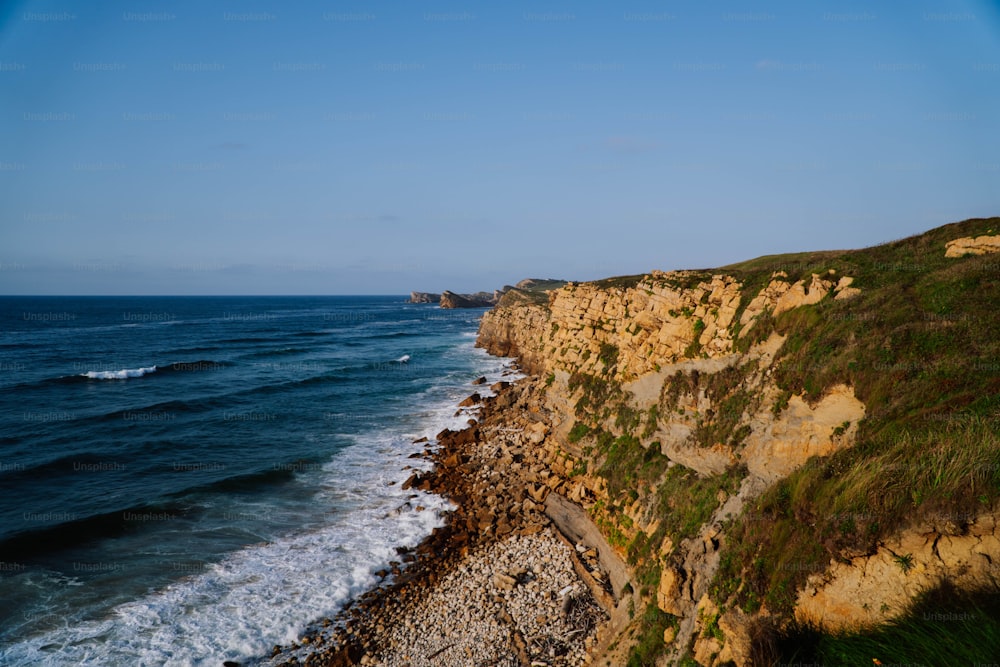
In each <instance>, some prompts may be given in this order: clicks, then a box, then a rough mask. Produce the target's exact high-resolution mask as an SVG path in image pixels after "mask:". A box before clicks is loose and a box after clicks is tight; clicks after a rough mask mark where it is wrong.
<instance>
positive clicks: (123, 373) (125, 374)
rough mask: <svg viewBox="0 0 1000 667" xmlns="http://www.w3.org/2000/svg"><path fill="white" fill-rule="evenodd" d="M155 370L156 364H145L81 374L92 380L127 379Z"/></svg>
mask: <svg viewBox="0 0 1000 667" xmlns="http://www.w3.org/2000/svg"><path fill="white" fill-rule="evenodd" d="M155 372H156V366H146V367H144V368H123V369H122V370H120V371H87V372H86V373H81V375H82V376H83V377H86V378H90V379H92V380H127V379H128V378H140V377H142V376H143V375H146V374H147V373H155Z"/></svg>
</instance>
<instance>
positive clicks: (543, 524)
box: [262, 378, 625, 667]
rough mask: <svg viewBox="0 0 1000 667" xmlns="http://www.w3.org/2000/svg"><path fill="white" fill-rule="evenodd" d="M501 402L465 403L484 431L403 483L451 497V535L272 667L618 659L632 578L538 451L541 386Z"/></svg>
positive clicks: (501, 392)
mask: <svg viewBox="0 0 1000 667" xmlns="http://www.w3.org/2000/svg"><path fill="white" fill-rule="evenodd" d="M491 390H492V391H493V392H495V395H493V396H488V397H485V398H481V397H480V396H479V395H478V394H473V395H472V396H470V397H469V398H468V399H466V400H465V401H463V402H462V405H464V406H466V408H465V409H466V410H468V411H470V413H471V414H472V415H474V416H475V417H477V419H470V426H469V428H467V429H464V430H461V431H448V430H446V431H443V432H441V433H439V434H438V435H437V437H436V438H435V440H434V441H427V442H426V447H425V451H424V453H423V456H426V457H428V458H429V459H431V460H432V461H433V462H434V464H435V466H434V468H433V469H432V470H430V471H428V472H414V473H413V475H411V477H410V478H409V479H408V480H407V481H406V482H405V483H404V486H403V488H404V489H409V488H413V489H420V490H423V491H430V492H433V493H437V494H441V495H443V496H445V497H447V498H449V499H450V500H451V502H452V503H453V504H454V506H455V509H454V510H453V511H452V512H449V513H448V515H447V517H446V525H445V526H444V527H442V528H439V529H436V530H435V531H434V532H433V534H432V535H430V536H429V537H428V538H427V539H426V540H424V541H423V542H422V543H421V544H420V545H419V546H418V547H417V549H415V550H413V551H408V552H406V551H402V552H401V553H400V558H399V562H398V563H394V564H393V566H392V569H391V571H386V572H383V573H382V574H383V575H384V576H385V582H386V583H385V584H384V585H383V586H381V587H379V588H376V589H374V590H372V591H369V592H368V593H366V594H365V595H363V596H362V597H361V598H360V599H358V600H357V601H355V602H354V603H353V604H352V605H351V606H350V607H348V608H347V609H346V610H345V611H344V612H342V613H341V614H340V615H339V616H338V617H336V618H334V619H326V620H324V621H322V623H320V624H317V625H316V626H315V627H313V628H310V629H307V631H305V632H304V633H303V636H302V638H301V640H300V642H299V643H298V644H295V645H292V646H286V647H277V646H276V647H275V648H274V651H273V652H272V655H271V657H270V658H269V659H267V660H265V661H264V662H263V663H262V664H266V665H270V666H289V665H310V666H320V665H322V666H332V667H340V666H344V665H386V666H388V665H400V666H404V665H408V666H413V667H416V666H418V665H463V666H465V665H487V664H488V665H513V666H522V665H523V666H524V667H531V666H539V667H541V666H543V665H553V666H555V665H581V664H589V663H590V662H591V661H592V659H593V656H594V655H596V654H597V653H598V652H600V651H601V650H603V648H604V647H606V645H607V644H608V642H609V641H610V639H611V638H612V637H613V635H614V634H615V633H616V632H617V629H618V627H619V626H620V620H621V618H620V617H621V614H622V611H623V608H624V606H625V605H624V604H619V602H620V600H619V598H620V595H619V594H620V593H621V590H620V589H621V581H620V580H621V578H622V575H621V573H622V572H623V571H624V570H623V568H621V567H615V566H613V565H612V566H610V567H609V563H608V557H609V552H610V549H609V548H608V547H607V545H606V543H604V544H601V543H600V542H601V541H602V540H601V538H600V537H599V535H598V534H597V533H596V531H587V530H585V529H583V528H586V527H580V526H573V525H572V523H573V521H576V522H578V523H579V522H589V520H588V519H587V518H586V515H585V514H584V513H583V512H582V510H580V511H579V515H578V516H576V517H575V518H568V517H569V514H568V513H567V512H566V505H568V501H566V500H565V499H563V498H562V497H561V496H559V495H558V492H560V491H561V492H563V493H567V494H568V488H569V485H568V484H567V480H566V478H565V476H564V475H562V474H559V473H557V472H554V471H553V470H551V469H550V468H549V466H548V465H547V464H546V463H545V461H544V460H543V456H542V454H541V451H540V448H539V444H540V443H541V442H542V441H543V440H544V439H545V436H546V434H547V432H548V429H549V427H548V424H547V423H546V420H545V418H544V415H543V413H544V408H543V407H542V401H541V399H540V397H541V394H542V390H541V386H540V384H539V383H538V381H537V380H534V379H530V378H529V379H525V380H522V381H520V382H518V383H517V384H516V385H511V384H509V383H507V382H500V383H497V384H495V385H493V387H491ZM417 456H420V455H417ZM550 496H551V497H550ZM576 509H578V508H576ZM399 511H425V510H424V508H422V507H419V506H418V507H410V506H409V503H407V504H406V505H404V506H403V507H401V508H400V510H399ZM581 517H582V518H581ZM566 535H571V536H572V539H570V538H567V537H566ZM584 535H585V536H586V537H583V536H584ZM612 575H614V576H612ZM612 579H615V580H616V581H615V583H617V584H618V589H619V590H617V591H616V590H615V589H616V586H615V583H613V581H612ZM616 593H617V594H616ZM613 619H617V622H615V621H614V620H613Z"/></svg>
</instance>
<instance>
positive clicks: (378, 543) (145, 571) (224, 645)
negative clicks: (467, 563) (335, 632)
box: [0, 297, 505, 665]
mask: <svg viewBox="0 0 1000 667" xmlns="http://www.w3.org/2000/svg"><path fill="white" fill-rule="evenodd" d="M480 315H481V311H478V310H472V311H469V310H454V311H448V310H441V309H439V308H437V307H436V306H428V305H411V304H406V303H404V298H403V297H283V298H275V297H199V298H189V297H183V298H181V297H176V298H168V297H163V298H149V297H128V298H117V297H114V298H112V297H101V298H77V297H74V298H63V297H59V298H56V297H52V298H36V297H32V298H10V297H5V298H0V600H3V604H2V605H0V642H3V643H2V644H0V663H3V664H55V665H62V664H74V665H75V664H95V665H116V664H122V665H125V664H128V665H135V664H151V665H152V664H177V665H187V664H211V665H218V664H221V661H222V660H223V659H243V658H246V657H247V656H252V655H256V654H261V653H264V652H266V651H267V650H268V649H269V648H270V646H272V645H274V644H275V643H282V642H287V641H290V640H293V639H294V638H295V637H296V636H297V634H298V633H300V632H301V630H302V628H303V627H304V626H305V625H306V624H308V623H309V622H311V621H313V620H315V619H317V618H319V617H321V616H324V615H330V614H333V613H336V611H337V610H338V609H339V608H340V607H341V606H342V605H343V604H344V603H345V602H346V601H348V600H349V599H350V598H351V597H352V596H355V595H357V594H358V593H360V592H361V591H363V590H365V589H367V588H369V587H371V586H372V585H374V584H375V583H376V579H375V576H374V574H373V573H374V572H375V571H376V570H378V569H380V568H381V567H383V566H384V565H385V564H386V563H387V562H388V561H389V560H392V559H393V558H394V557H395V556H396V551H395V547H396V546H400V545H407V546H412V545H415V544H416V543H417V542H418V541H419V540H420V539H422V538H423V537H424V536H425V535H426V534H428V533H429V531H430V530H431V529H432V528H433V527H435V526H437V525H440V524H441V522H442V518H441V513H442V512H443V511H445V510H446V509H447V506H446V503H445V502H444V501H443V500H442V499H440V498H435V497H431V496H425V495H424V494H420V495H419V496H418V497H417V498H411V495H412V493H410V492H403V491H401V490H400V489H399V486H400V482H402V481H403V480H405V479H406V477H407V476H408V475H409V474H410V471H408V470H407V469H406V468H407V466H411V465H413V466H422V465H425V464H422V463H420V462H417V461H415V460H413V459H410V458H408V457H409V455H410V454H412V453H414V452H417V451H421V447H422V445H415V444H413V442H412V441H413V440H414V439H415V438H417V437H420V436H427V435H433V434H434V433H436V432H437V431H438V430H440V429H441V428H443V427H445V426H453V427H458V425H460V424H462V423H464V421H465V419H467V416H463V417H455V416H454V412H455V408H454V405H455V403H456V402H457V401H458V400H459V399H461V398H462V397H463V396H465V395H467V394H468V393H470V392H471V387H470V386H469V382H470V381H471V380H472V379H474V378H475V377H477V376H478V375H482V374H485V375H487V376H488V377H490V379H491V380H492V379H494V378H498V377H499V376H500V375H501V373H503V372H504V370H505V369H504V364H503V362H502V361H500V360H497V359H493V358H489V357H487V356H486V355H485V354H484V353H482V352H481V351H479V350H475V349H474V348H473V346H472V345H473V341H474V335H475V331H476V327H477V325H478V319H479V317H480ZM417 507H421V508H422V509H421V510H420V511H418V510H417ZM400 508H402V510H400Z"/></svg>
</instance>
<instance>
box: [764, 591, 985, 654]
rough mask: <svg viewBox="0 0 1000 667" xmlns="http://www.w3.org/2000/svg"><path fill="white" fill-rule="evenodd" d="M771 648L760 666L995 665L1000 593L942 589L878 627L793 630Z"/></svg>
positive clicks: (930, 593)
mask: <svg viewBox="0 0 1000 667" xmlns="http://www.w3.org/2000/svg"><path fill="white" fill-rule="evenodd" d="M775 644H776V648H777V651H776V652H777V653H778V655H777V656H772V660H771V661H770V662H767V663H761V664H782V663H784V664H787V663H795V662H801V663H818V664H826V665H875V664H877V663H875V662H874V660H878V661H880V662H881V663H882V664H883V665H894V664H897V665H899V664H903V665H926V666H927V667H951V666H953V665H976V664H980V665H988V664H993V663H995V662H996V659H997V656H1000V592H997V591H991V592H980V593H975V594H966V593H961V592H958V591H955V590H952V589H950V588H947V587H945V588H941V589H938V590H935V591H931V592H929V593H927V594H925V595H924V596H922V598H921V599H920V600H919V601H918V602H917V604H916V605H915V606H914V607H913V608H912V609H911V610H910V612H909V613H908V614H907V615H906V616H905V617H903V618H900V619H897V620H895V621H891V622H890V623H888V624H886V625H884V626H881V627H879V628H877V629H874V630H870V631H867V632H855V633H848V634H835V635H830V634H823V633H820V632H817V631H816V630H813V629H810V628H802V627H796V628H793V629H792V630H791V631H790V632H788V633H787V634H786V635H784V636H781V637H779V638H778V639H777V640H776V642H775Z"/></svg>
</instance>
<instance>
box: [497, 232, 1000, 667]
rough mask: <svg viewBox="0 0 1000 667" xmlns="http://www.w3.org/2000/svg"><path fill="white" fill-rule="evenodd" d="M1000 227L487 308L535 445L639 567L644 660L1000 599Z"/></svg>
mask: <svg viewBox="0 0 1000 667" xmlns="http://www.w3.org/2000/svg"><path fill="white" fill-rule="evenodd" d="M997 222H998V221H997V219H990V220H971V221H966V222H964V223H958V224H955V225H948V226H946V227H942V228H939V229H936V230H932V231H931V232H928V233H926V234H923V235H920V236H918V237H913V238H911V239H904V240H902V241H898V242H895V243H892V244H886V245H884V246H878V247H876V248H870V249H866V250H861V251H848V252H825V253H804V254H800V255H795V256H780V257H768V258H761V259H759V260H754V261H751V262H747V263H744V264H740V265H734V266H731V267H725V268H724V269H720V270H715V271H681V272H669V273H664V272H657V271H654V272H652V273H650V274H646V275H642V276H632V277H624V278H615V279H609V280H605V281H599V282H594V283H580V284H575V283H568V284H566V285H565V286H563V287H561V288H557V289H553V290H551V291H549V292H548V296H547V298H545V299H539V298H534V299H529V300H525V299H521V300H507V302H504V301H501V303H500V304H499V305H498V306H497V307H496V308H495V309H494V310H492V311H490V312H488V313H486V315H485V316H484V318H483V321H482V324H481V327H480V334H479V339H478V344H479V345H480V346H482V347H485V348H486V349H487V350H488V351H490V352H492V353H494V354H499V355H505V356H516V357H518V359H519V360H520V362H521V364H522V367H523V368H525V369H526V370H528V371H529V372H531V373H533V374H535V375H536V376H537V377H538V378H540V379H541V380H542V382H543V384H544V385H545V396H544V401H545V404H546V408H547V412H548V413H549V415H550V417H549V418H550V420H551V422H552V423H551V424H550V429H549V431H548V433H547V435H546V437H545V439H544V440H543V441H542V442H541V443H539V447H541V448H544V449H545V450H546V451H547V452H549V453H550V458H551V459H552V460H553V461H554V463H555V464H557V465H559V466H561V469H562V470H563V471H564V473H565V474H566V475H567V477H569V479H570V480H571V484H567V485H566V489H568V490H569V491H568V496H569V499H570V500H572V501H574V502H576V503H578V504H579V505H581V506H582V507H584V508H585V509H586V510H587V512H588V514H589V515H590V517H591V518H592V520H593V521H594V522H595V524H596V525H598V526H599V527H600V529H601V531H602V532H603V533H604V535H605V537H606V538H607V539H608V541H609V542H610V543H611V544H612V545H614V547H615V548H616V549H617V550H618V551H619V552H620V554H621V555H622V556H623V557H625V558H626V559H627V561H628V563H629V565H630V566H631V576H632V583H631V586H632V587H633V588H634V589H635V590H636V592H637V593H638V595H639V599H641V600H643V601H644V602H645V604H646V605H647V607H646V609H641V608H639V609H634V610H633V618H634V620H633V623H632V624H631V626H630V628H629V630H628V631H626V632H625V633H624V634H623V635H622V637H621V638H620V639H621V642H620V643H621V644H622V645H624V646H630V647H631V648H630V650H631V655H632V657H633V658H634V659H636V660H639V661H641V664H652V663H653V662H654V661H658V662H659V663H661V664H674V663H678V662H681V661H683V660H691V659H693V660H694V661H696V662H697V663H698V664H702V665H721V664H729V663H735V664H737V665H749V664H770V663H769V662H768V661H769V660H774V659H777V658H779V657H780V656H778V655H775V654H774V653H773V650H774V649H773V647H769V646H768V644H769V642H768V641H767V636H766V635H768V633H771V634H773V633H775V632H779V633H780V632H782V631H783V630H784V629H787V628H788V627H790V626H791V625H792V622H793V620H797V621H799V622H800V623H808V624H811V625H814V626H818V627H819V628H821V629H825V630H838V629H845V628H848V629H849V628H859V627H870V626H873V625H877V624H879V623H882V622H884V621H886V620H887V619H890V618H894V617H898V616H900V615H902V614H905V613H906V612H907V610H908V609H909V606H910V604H911V603H912V602H913V600H915V599H916V598H917V597H918V596H919V595H921V594H922V593H923V592H925V591H927V590H930V589H933V588H935V587H937V586H939V585H940V584H941V583H942V582H949V583H952V584H956V585H958V586H961V587H965V588H970V589H981V588H985V587H989V586H992V585H993V582H994V580H995V579H996V576H995V575H997V574H998V571H997V570H996V568H995V567H994V565H993V564H994V563H996V562H998V560H997V559H998V558H1000V541H998V540H997V538H996V536H995V528H994V527H995V525H996V515H995V511H994V508H995V507H996V500H997V497H998V495H1000V446H998V441H997V436H996V434H997V432H998V429H997V428H996V423H997V416H998V407H1000V400H998V398H997V394H998V392H1000V365H998V364H997V363H996V360H997V359H998V358H1000V347H998V345H997V343H996V341H993V340H991V338H992V337H991V336H990V335H989V334H988V333H987V332H988V331H989V330H990V327H991V326H993V325H994V324H995V325H1000V322H994V320H995V319H996V317H997V316H996V314H995V313H993V312H992V310H993V309H991V307H990V305H989V302H990V300H991V299H990V297H989V296H988V295H990V294H992V295H993V298H995V297H996V296H998V295H1000V293H998V292H997V289H998V279H997V276H998V274H1000V272H998V271H997V270H996V267H997V265H996V263H995V257H994V258H993V262H992V263H991V262H990V258H989V257H988V256H986V255H987V254H988V253H985V252H984V254H978V250H979V249H982V248H991V247H994V246H995V244H992V243H985V242H983V238H984V237H985V238H986V239H987V240H989V239H991V238H994V237H993V236H991V235H990V233H994V234H995V231H996V230H997V229H998V228H1000V225H998V224H997ZM963 238H973V239H975V241H976V244H975V246H976V250H977V252H976V253H973V252H968V253H964V254H961V255H959V254H957V253H956V252H955V251H954V250H953V248H955V247H964V246H962V243H960V242H959V243H956V241H957V240H961V239H963ZM946 251H947V252H946ZM768 651H771V653H768Z"/></svg>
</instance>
